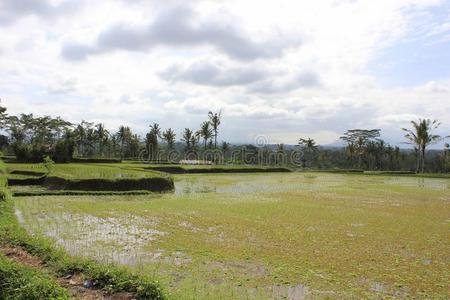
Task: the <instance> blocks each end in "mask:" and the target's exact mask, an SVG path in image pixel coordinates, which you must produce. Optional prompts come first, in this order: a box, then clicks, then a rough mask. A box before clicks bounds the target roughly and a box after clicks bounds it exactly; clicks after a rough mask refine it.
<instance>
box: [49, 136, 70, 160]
mask: <svg viewBox="0 0 450 300" xmlns="http://www.w3.org/2000/svg"><path fill="white" fill-rule="evenodd" d="M74 152H75V144H74V143H73V141H72V140H70V139H66V140H63V141H59V142H58V143H57V144H56V146H55V151H54V153H53V155H52V158H53V160H54V161H55V162H57V163H68V162H71V161H72V157H73V153H74Z"/></svg>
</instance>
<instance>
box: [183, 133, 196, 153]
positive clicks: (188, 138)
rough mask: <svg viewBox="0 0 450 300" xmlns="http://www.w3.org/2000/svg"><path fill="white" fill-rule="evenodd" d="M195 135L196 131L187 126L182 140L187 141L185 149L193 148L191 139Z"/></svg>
mask: <svg viewBox="0 0 450 300" xmlns="http://www.w3.org/2000/svg"><path fill="white" fill-rule="evenodd" d="M193 136H194V132H193V131H192V130H191V129H189V128H185V129H184V131H183V137H182V138H181V141H182V142H184V143H185V150H186V151H189V150H190V149H191V140H192V137H193Z"/></svg>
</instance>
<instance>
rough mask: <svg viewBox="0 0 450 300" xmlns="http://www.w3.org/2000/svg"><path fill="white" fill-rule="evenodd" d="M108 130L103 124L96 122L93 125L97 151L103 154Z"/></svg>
mask: <svg viewBox="0 0 450 300" xmlns="http://www.w3.org/2000/svg"><path fill="white" fill-rule="evenodd" d="M108 136H109V133H108V130H106V129H105V125H104V124H102V123H98V124H96V125H95V139H96V140H97V144H98V153H99V154H100V155H102V156H103V154H104V153H103V151H104V149H103V148H104V145H105V144H106V143H107V142H108Z"/></svg>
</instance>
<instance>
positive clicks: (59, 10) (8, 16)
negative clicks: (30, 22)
mask: <svg viewBox="0 0 450 300" xmlns="http://www.w3.org/2000/svg"><path fill="white" fill-rule="evenodd" d="M80 6H81V1H63V2H62V3H60V4H57V5H54V4H52V3H51V1H47V0H2V1H1V2H0V24H3V25H9V24H12V23H14V22H16V21H17V20H19V19H20V18H22V17H25V16H29V15H34V16H39V17H45V18H52V17H56V16H59V15H63V14H67V13H73V12H74V10H76V9H78V8H79V7H80Z"/></svg>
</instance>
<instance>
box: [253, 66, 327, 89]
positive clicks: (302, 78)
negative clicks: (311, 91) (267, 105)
mask: <svg viewBox="0 0 450 300" xmlns="http://www.w3.org/2000/svg"><path fill="white" fill-rule="evenodd" d="M320 85H321V83H320V79H319V75H318V74H316V73H315V72H313V71H304V72H300V73H299V74H296V75H295V76H291V77H290V78H287V79H286V78H276V79H269V80H266V81H263V82H258V83H256V84H254V85H253V86H251V87H250V88H249V90H250V91H251V92H255V93H260V94H277V93H287V92H291V91H294V90H296V89H300V88H313V87H319V86H320Z"/></svg>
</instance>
